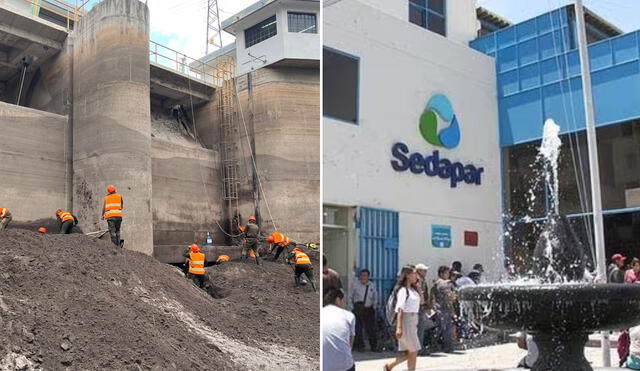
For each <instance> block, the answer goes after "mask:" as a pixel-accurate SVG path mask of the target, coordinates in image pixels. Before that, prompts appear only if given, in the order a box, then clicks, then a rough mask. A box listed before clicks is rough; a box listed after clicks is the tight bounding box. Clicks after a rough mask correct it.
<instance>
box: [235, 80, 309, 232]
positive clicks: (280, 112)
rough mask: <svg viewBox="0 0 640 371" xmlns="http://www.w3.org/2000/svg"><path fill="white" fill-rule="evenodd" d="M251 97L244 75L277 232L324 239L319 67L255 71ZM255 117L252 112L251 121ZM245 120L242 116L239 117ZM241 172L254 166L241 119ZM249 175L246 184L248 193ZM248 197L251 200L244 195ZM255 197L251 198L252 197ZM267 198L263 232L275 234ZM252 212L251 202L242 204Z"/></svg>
mask: <svg viewBox="0 0 640 371" xmlns="http://www.w3.org/2000/svg"><path fill="white" fill-rule="evenodd" d="M251 80H252V88H251V90H252V91H251V100H252V104H249V90H248V86H247V81H248V79H247V77H246V76H243V77H241V78H239V81H238V90H239V97H240V102H241V103H242V104H243V111H244V116H245V120H246V121H247V126H248V132H249V136H250V137H251V136H252V133H253V135H254V138H253V140H254V142H255V153H256V163H257V168H258V174H259V175H260V178H261V180H262V187H263V189H264V193H265V194H266V198H267V201H268V203H269V209H270V210H271V213H272V215H273V222H275V225H276V226H277V228H278V230H279V231H281V232H283V233H285V234H287V235H288V236H290V237H291V238H293V239H294V240H296V241H299V242H318V241H319V240H320V231H319V228H318V226H319V224H320V212H319V210H320V201H319V200H320V124H319V122H320V84H319V70H318V69H315V68H313V69H303V68H262V69H260V70H257V71H255V72H253V73H252V77H251ZM251 115H252V116H253V117H252V119H251ZM239 120H240V119H239ZM238 127H239V128H240V130H239V141H240V146H242V145H244V147H245V148H244V153H243V151H242V148H240V150H238V152H237V156H238V159H239V163H240V170H239V174H242V175H244V174H245V173H246V167H247V166H249V167H251V159H250V158H249V153H248V146H247V136H246V134H245V131H244V127H243V126H242V123H241V122H239V123H238ZM252 186H253V184H252V182H251V180H250V179H248V180H247V181H245V182H243V183H241V192H244V194H249V193H250V192H251V189H252ZM244 200H247V198H244V199H243V201H244ZM249 200H251V198H249ZM266 206H267V205H266V203H265V201H264V199H262V202H261V205H260V210H261V214H262V217H263V220H264V222H263V230H264V231H265V232H266V233H270V232H272V231H273V230H274V229H273V223H271V220H270V217H269V214H268V210H267V207H266ZM241 210H242V213H243V214H244V215H249V214H250V213H252V210H253V203H252V202H243V203H242V206H241Z"/></svg>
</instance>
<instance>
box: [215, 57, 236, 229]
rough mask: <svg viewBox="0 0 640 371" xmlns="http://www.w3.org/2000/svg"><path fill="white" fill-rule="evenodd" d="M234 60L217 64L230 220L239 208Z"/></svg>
mask: <svg viewBox="0 0 640 371" xmlns="http://www.w3.org/2000/svg"><path fill="white" fill-rule="evenodd" d="M234 67H235V61H233V60H229V61H222V62H219V63H218V64H217V66H216V76H217V80H218V81H217V82H216V86H217V105H218V115H219V116H218V117H219V119H220V160H221V163H222V169H221V170H222V186H223V192H222V194H223V199H224V200H225V201H226V204H227V220H229V221H230V220H231V217H232V215H234V213H232V210H234V209H235V213H236V214H237V213H238V210H237V202H236V201H237V200H238V188H239V184H240V182H239V180H238V160H237V159H236V149H237V143H238V128H237V125H236V120H235V114H236V112H235V105H234V96H235V76H234V75H235V73H234V72H235V71H234Z"/></svg>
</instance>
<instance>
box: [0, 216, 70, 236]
mask: <svg viewBox="0 0 640 371" xmlns="http://www.w3.org/2000/svg"><path fill="white" fill-rule="evenodd" d="M40 227H45V228H47V233H51V234H56V233H58V232H60V222H58V220H57V219H56V218H44V219H37V220H29V221H27V222H19V221H15V220H12V221H11V223H10V224H9V227H8V228H9V229H25V230H28V231H37V230H38V228H40ZM71 233H82V229H80V228H79V227H78V226H77V225H74V226H73V229H71Z"/></svg>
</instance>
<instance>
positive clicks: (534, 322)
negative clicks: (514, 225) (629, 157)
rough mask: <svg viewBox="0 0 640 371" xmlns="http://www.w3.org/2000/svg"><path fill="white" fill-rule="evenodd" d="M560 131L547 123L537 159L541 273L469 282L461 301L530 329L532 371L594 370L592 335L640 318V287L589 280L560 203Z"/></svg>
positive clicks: (500, 325) (493, 322) (536, 263)
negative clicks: (542, 207) (543, 191)
mask: <svg viewBox="0 0 640 371" xmlns="http://www.w3.org/2000/svg"><path fill="white" fill-rule="evenodd" d="M559 129H560V128H559V127H558V125H556V123H555V122H553V120H547V121H546V122H545V125H544V139H543V140H542V144H541V146H540V148H539V155H538V157H537V159H536V165H538V166H541V167H542V169H541V170H542V173H541V175H542V177H543V178H544V182H545V184H546V187H547V190H548V192H549V197H548V198H549V201H550V202H549V204H548V205H547V206H548V207H547V218H546V222H545V224H544V226H543V230H542V232H541V234H540V236H539V238H538V241H537V244H536V247H535V249H534V253H533V269H532V274H533V275H534V277H533V278H532V279H530V280H527V281H526V282H522V281H517V282H510V283H506V284H505V283H498V284H486V285H479V286H465V287H463V288H462V289H461V290H460V298H461V299H462V300H463V301H464V302H469V301H473V302H476V303H479V304H480V305H481V306H482V308H483V316H484V318H483V320H484V321H485V324H486V326H487V327H492V328H496V329H503V330H516V331H527V332H529V333H531V334H532V335H533V338H534V341H535V342H536V344H537V345H538V349H539V356H538V360H537V361H536V363H535V364H534V365H533V367H532V370H534V371H536V370H537V371H542V370H545V371H548V370H563V371H564V370H566V371H588V370H592V368H591V366H590V365H589V362H587V360H586V358H585V357H584V346H585V344H586V341H587V339H588V337H587V335H588V334H589V333H590V332H593V331H596V330H618V329H621V328H627V327H630V325H635V324H637V323H640V285H626V284H602V283H593V282H588V281H585V280H584V272H585V271H586V267H587V265H590V263H591V260H590V258H589V257H588V255H587V254H586V253H587V250H586V249H585V248H584V245H583V244H582V242H581V241H580V239H579V238H578V237H577V236H576V234H575V233H574V231H573V230H572V228H571V225H570V224H569V222H568V221H567V219H566V218H565V217H563V216H561V215H560V213H559V207H558V203H559V198H558V159H559V154H560V148H561V145H562V142H561V141H560V139H559V137H558V134H559V131H560V130H559ZM534 166H535V165H534Z"/></svg>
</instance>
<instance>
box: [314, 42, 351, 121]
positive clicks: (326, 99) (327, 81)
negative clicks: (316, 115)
mask: <svg viewBox="0 0 640 371" xmlns="http://www.w3.org/2000/svg"><path fill="white" fill-rule="evenodd" d="M322 58H323V61H322V63H323V69H322V71H323V78H322V84H323V85H322V96H323V114H324V115H325V116H328V117H333V118H336V119H339V120H343V121H347V122H350V123H354V124H357V123H358V73H359V72H358V71H359V63H360V62H359V60H358V59H357V58H355V57H351V56H348V55H345V54H342V53H339V52H336V51H333V50H331V49H327V48H324V49H323V52H322Z"/></svg>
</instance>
